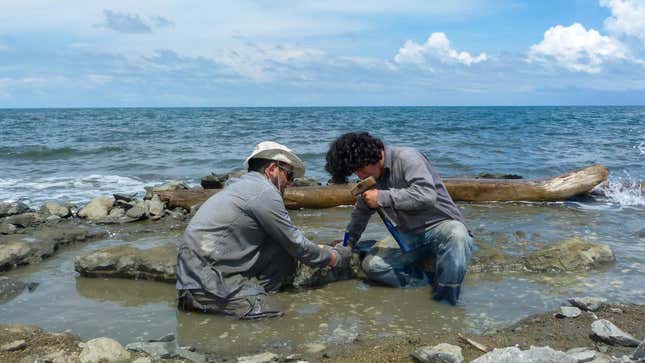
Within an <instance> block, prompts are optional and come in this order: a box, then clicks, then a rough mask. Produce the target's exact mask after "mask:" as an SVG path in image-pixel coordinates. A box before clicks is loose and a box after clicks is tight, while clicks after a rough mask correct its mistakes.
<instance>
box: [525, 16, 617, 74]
mask: <svg viewBox="0 0 645 363" xmlns="http://www.w3.org/2000/svg"><path fill="white" fill-rule="evenodd" d="M528 59H529V61H537V62H544V63H550V62H554V63H555V64H557V65H559V66H561V67H563V68H565V69H568V70H570V71H577V72H586V73H598V72H600V71H601V70H602V65H603V64H604V63H606V62H610V61H616V60H626V59H627V50H626V49H625V46H624V45H623V44H622V43H621V42H620V41H618V40H616V39H614V38H612V37H608V36H603V35H601V34H600V33H598V31H596V30H594V29H589V30H587V29H585V27H584V26H582V25H581V24H579V23H574V24H573V25H571V26H568V27H565V26H562V25H556V26H554V27H551V28H550V29H549V30H547V31H546V32H545V33H544V39H543V40H542V41H541V42H540V43H538V44H534V45H532V46H531V48H530V49H529V54H528Z"/></svg>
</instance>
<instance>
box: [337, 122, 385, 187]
mask: <svg viewBox="0 0 645 363" xmlns="http://www.w3.org/2000/svg"><path fill="white" fill-rule="evenodd" d="M384 149H385V146H383V141H381V140H380V139H379V138H376V137H373V136H372V135H370V134H369V133H367V132H349V133H346V134H344V135H342V136H340V137H339V138H337V139H336V141H334V142H332V143H331V145H329V151H327V156H326V159H327V163H326V164H325V170H327V172H328V173H329V174H331V176H332V181H333V182H334V183H346V182H347V177H348V176H350V175H352V174H353V173H354V172H355V171H356V170H358V169H360V168H362V167H364V166H367V165H369V164H374V163H376V162H378V161H379V160H381V151H383V150H384Z"/></svg>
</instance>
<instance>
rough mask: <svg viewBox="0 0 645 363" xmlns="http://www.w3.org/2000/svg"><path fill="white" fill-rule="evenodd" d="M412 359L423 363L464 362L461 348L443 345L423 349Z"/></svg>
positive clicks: (416, 352) (418, 350)
mask: <svg viewBox="0 0 645 363" xmlns="http://www.w3.org/2000/svg"><path fill="white" fill-rule="evenodd" d="M412 357H413V358H414V359H416V360H418V361H419V362H422V363H461V362H462V361H463V360H464V357H463V355H462V354H461V347H458V346H456V345H451V344H446V343H441V344H439V345H435V346H434V347H430V346H428V347H421V348H419V349H417V350H416V351H414V353H412Z"/></svg>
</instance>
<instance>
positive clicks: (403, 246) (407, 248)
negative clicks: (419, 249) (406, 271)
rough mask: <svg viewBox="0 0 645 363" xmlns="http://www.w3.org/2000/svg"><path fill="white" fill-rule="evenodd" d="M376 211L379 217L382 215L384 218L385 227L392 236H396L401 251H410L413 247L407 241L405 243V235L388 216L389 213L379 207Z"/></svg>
mask: <svg viewBox="0 0 645 363" xmlns="http://www.w3.org/2000/svg"><path fill="white" fill-rule="evenodd" d="M376 211H377V212H378V215H379V217H381V219H382V220H383V223H384V224H385V228H387V230H388V231H389V232H390V234H391V235H392V237H394V240H395V241H396V243H397V244H398V245H399V248H400V249H401V252H403V253H407V252H410V250H412V249H411V248H410V246H408V244H407V243H405V240H404V239H403V236H401V234H400V233H399V229H398V228H397V227H396V226H395V225H394V223H392V221H391V220H390V218H388V217H387V215H386V214H385V212H383V210H381V208H378V209H377V210H376Z"/></svg>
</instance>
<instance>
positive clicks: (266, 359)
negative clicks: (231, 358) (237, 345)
mask: <svg viewBox="0 0 645 363" xmlns="http://www.w3.org/2000/svg"><path fill="white" fill-rule="evenodd" d="M279 358H280V357H279V356H278V355H277V354H274V353H271V352H264V353H260V354H256V355H246V356H242V357H238V358H237V363H270V362H277V361H278V359H279Z"/></svg>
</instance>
